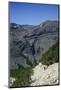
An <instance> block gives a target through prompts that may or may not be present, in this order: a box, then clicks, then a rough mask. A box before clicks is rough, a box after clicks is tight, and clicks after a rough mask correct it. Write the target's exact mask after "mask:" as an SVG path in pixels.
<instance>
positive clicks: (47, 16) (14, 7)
mask: <svg viewBox="0 0 61 90" xmlns="http://www.w3.org/2000/svg"><path fill="white" fill-rule="evenodd" d="M9 18H10V23H17V24H21V25H25V24H28V25H38V24H41V23H42V22H44V21H46V20H58V6H57V5H51V4H50V5H48V4H32V3H17V2H9Z"/></svg>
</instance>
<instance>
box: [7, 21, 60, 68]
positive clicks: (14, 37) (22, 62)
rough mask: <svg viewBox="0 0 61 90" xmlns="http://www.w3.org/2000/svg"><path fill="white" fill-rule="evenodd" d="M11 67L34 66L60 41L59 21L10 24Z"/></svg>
mask: <svg viewBox="0 0 61 90" xmlns="http://www.w3.org/2000/svg"><path fill="white" fill-rule="evenodd" d="M9 28H10V30H9V34H10V38H9V40H10V68H11V69H15V68H19V67H21V66H23V67H34V66H35V64H38V63H39V59H41V58H42V55H43V53H45V52H46V51H47V50H48V49H49V48H50V47H51V46H52V45H53V44H55V43H56V42H57V41H58V32H59V25H58V21H45V22H43V23H41V24H39V25H37V26H33V25H18V24H16V23H10V24H9Z"/></svg>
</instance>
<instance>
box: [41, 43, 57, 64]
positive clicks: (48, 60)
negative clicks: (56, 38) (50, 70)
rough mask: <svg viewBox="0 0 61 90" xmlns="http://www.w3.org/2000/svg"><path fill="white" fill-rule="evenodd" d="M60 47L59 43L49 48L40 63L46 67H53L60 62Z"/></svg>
mask: <svg viewBox="0 0 61 90" xmlns="http://www.w3.org/2000/svg"><path fill="white" fill-rule="evenodd" d="M58 53H59V46H58V42H57V43H56V44H54V45H53V46H52V47H50V48H49V50H48V51H47V52H45V53H44V54H43V56H42V59H40V62H41V63H42V64H44V65H51V64H53V63H55V62H58V61H59V55H58Z"/></svg>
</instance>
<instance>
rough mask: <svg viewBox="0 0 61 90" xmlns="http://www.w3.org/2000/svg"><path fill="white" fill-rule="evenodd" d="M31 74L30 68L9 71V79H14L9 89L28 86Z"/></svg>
mask: <svg viewBox="0 0 61 90" xmlns="http://www.w3.org/2000/svg"><path fill="white" fill-rule="evenodd" d="M32 73H33V71H32V69H31V68H20V69H15V70H11V71H10V77H14V78H15V79H16V80H15V81H14V83H13V85H12V86H11V87H22V86H29V84H30V82H31V78H30V76H31V74H32Z"/></svg>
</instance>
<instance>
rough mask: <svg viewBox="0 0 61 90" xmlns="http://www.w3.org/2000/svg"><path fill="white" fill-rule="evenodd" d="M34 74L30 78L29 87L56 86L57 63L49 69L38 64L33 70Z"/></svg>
mask: <svg viewBox="0 0 61 90" xmlns="http://www.w3.org/2000/svg"><path fill="white" fill-rule="evenodd" d="M33 71H34V74H33V75H32V76H31V80H32V83H31V86H38V85H57V84H59V82H58V78H59V77H58V74H59V73H58V63H55V64H52V65H50V66H49V67H47V66H46V65H42V64H41V63H39V65H37V66H36V67H35V68H33Z"/></svg>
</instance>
